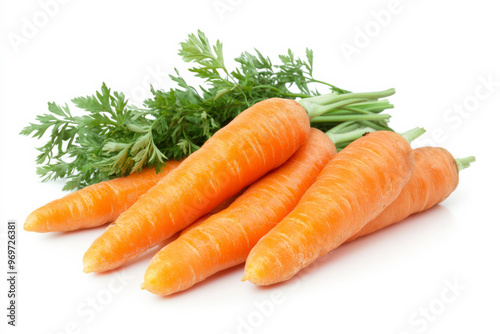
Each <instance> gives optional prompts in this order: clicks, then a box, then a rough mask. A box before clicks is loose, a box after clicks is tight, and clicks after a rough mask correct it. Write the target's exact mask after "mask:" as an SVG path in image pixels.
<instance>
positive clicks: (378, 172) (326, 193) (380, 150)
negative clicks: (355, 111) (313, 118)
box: [243, 131, 414, 285]
mask: <svg viewBox="0 0 500 334" xmlns="http://www.w3.org/2000/svg"><path fill="white" fill-rule="evenodd" d="M413 166H414V154H413V151H412V149H411V147H410V145H409V143H408V142H407V141H406V140H405V139H404V138H403V137H402V136H400V135H399V134H396V133H393V132H388V131H377V132H373V133H370V134H368V135H366V136H364V137H362V138H360V139H357V140H356V141H354V142H353V143H352V144H350V145H349V146H347V147H346V148H345V149H344V150H342V151H341V152H340V153H339V154H337V155H336V156H335V157H334V158H333V159H332V160H331V161H330V162H329V163H328V165H327V166H326V167H325V169H324V170H323V171H322V172H321V174H320V175H319V176H318V179H317V181H316V182H315V183H314V184H313V185H312V186H311V188H309V190H308V191H307V192H306V193H305V194H304V196H303V197H302V199H301V200H300V202H299V203H298V204H297V206H296V207H295V209H294V210H293V211H292V212H291V213H290V214H289V215H288V216H287V217H285V218H284V219H283V220H282V221H281V222H280V223H279V224H278V225H277V226H276V227H275V228H273V229H272V230H271V231H270V232H269V233H268V234H266V235H265V236H264V237H263V238H262V239H261V240H260V241H259V242H258V243H257V245H255V247H254V248H253V249H252V251H251V252H250V254H249V256H248V259H247V262H246V266H245V276H244V277H243V279H244V280H245V279H247V280H249V281H250V282H252V283H255V284H258V285H269V284H273V283H277V282H281V281H284V280H287V279H289V278H291V277H292V276H293V275H295V273H297V272H298V271H299V270H300V269H302V268H304V267H306V266H308V265H309V264H310V263H311V262H313V261H314V260H315V259H316V258H318V257H319V256H322V255H325V254H326V253H328V252H329V251H330V250H332V249H334V248H336V247H337V246H339V245H340V244H342V243H343V242H344V241H345V240H346V239H348V238H349V237H350V236H352V235H353V234H355V233H357V232H358V231H359V230H361V228H363V226H364V225H366V223H368V222H369V221H371V220H372V219H374V218H375V217H376V216H377V215H379V214H380V213H381V212H382V211H383V210H384V209H385V208H386V207H387V206H388V205H389V204H390V203H391V202H393V201H394V200H395V199H396V197H397V196H398V195H399V193H400V192H401V190H402V189H403V186H404V185H405V184H406V182H407V181H408V179H409V178H410V176H411V173H412V170H413Z"/></svg>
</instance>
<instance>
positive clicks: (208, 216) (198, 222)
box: [180, 188, 246, 236]
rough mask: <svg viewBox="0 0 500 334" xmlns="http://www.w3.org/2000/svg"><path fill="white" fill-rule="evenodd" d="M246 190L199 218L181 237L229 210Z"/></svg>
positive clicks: (184, 230)
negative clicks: (217, 214)
mask: <svg viewBox="0 0 500 334" xmlns="http://www.w3.org/2000/svg"><path fill="white" fill-rule="evenodd" d="M245 189H246V188H245ZM245 189H244V190H245ZM244 190H243V191H240V192H239V193H238V194H236V195H234V196H233V197H230V198H228V199H226V200H225V201H224V202H222V203H221V204H219V205H218V206H217V207H216V208H215V209H213V210H212V211H210V212H209V213H207V214H206V215H204V216H201V217H200V218H198V220H196V221H195V222H194V223H192V224H191V225H189V226H188V227H186V228H185V229H183V230H182V231H181V233H180V236H182V235H183V234H186V233H187V232H188V231H191V230H192V229H193V228H195V227H196V226H199V225H201V224H202V223H203V222H204V221H205V220H207V219H208V218H210V217H211V216H213V215H215V214H216V213H219V212H221V211H222V210H225V209H227V208H228V207H229V206H230V205H231V204H232V203H233V202H234V201H235V200H236V199H237V198H238V197H239V196H240V195H241V194H242V193H243V192H244Z"/></svg>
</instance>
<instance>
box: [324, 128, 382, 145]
mask: <svg viewBox="0 0 500 334" xmlns="http://www.w3.org/2000/svg"><path fill="white" fill-rule="evenodd" d="M373 131H375V130H374V129H372V128H369V127H364V128H360V129H357V130H353V131H349V132H344V133H335V132H332V131H331V130H329V131H327V132H325V134H326V135H327V136H328V138H330V139H331V140H332V141H333V142H334V143H335V145H337V144H341V143H350V142H352V141H354V140H356V139H358V138H359V137H362V136H363V135H365V134H366V133H368V132H373Z"/></svg>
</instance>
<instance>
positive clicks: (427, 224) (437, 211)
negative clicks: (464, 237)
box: [256, 205, 455, 290]
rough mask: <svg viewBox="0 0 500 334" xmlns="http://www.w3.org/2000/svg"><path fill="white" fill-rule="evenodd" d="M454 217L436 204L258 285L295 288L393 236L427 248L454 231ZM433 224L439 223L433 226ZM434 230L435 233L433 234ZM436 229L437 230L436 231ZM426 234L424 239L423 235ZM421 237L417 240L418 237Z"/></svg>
mask: <svg viewBox="0 0 500 334" xmlns="http://www.w3.org/2000/svg"><path fill="white" fill-rule="evenodd" d="M454 221H455V217H454V216H453V214H452V213H451V211H450V210H448V209H447V208H446V207H444V206H442V205H436V206H434V207H432V208H431V209H429V210H426V211H424V212H421V213H417V214H414V215H411V216H410V217H408V218H406V219H405V220H403V221H402V222H400V223H396V224H393V225H390V226H387V227H385V228H383V229H381V230H379V231H376V232H374V233H372V234H369V235H366V236H363V237H361V238H358V239H356V240H353V241H351V242H349V243H346V244H342V245H341V246H340V247H338V248H337V249H334V250H332V251H330V252H329V253H328V254H326V255H325V256H323V257H320V258H318V259H316V261H314V262H313V263H312V264H310V265H309V266H308V267H306V268H303V269H302V270H301V271H299V272H298V273H297V274H296V275H295V276H293V277H292V278H291V279H289V280H287V281H284V282H280V283H276V284H273V285H269V286H257V287H256V288H257V289H263V290H266V289H273V288H278V287H279V288H293V286H294V285H296V286H298V285H299V284H300V282H301V281H302V280H304V279H307V278H308V277H309V276H311V275H314V274H315V273H316V272H318V271H321V269H322V268H324V267H325V266H332V265H334V263H335V262H339V261H346V258H347V257H349V256H350V255H352V254H355V253H360V252H366V250H368V249H370V250H371V249H374V250H375V251H376V247H380V246H381V243H382V244H388V243H390V242H391V240H392V239H394V238H399V240H400V239H401V238H404V237H405V236H408V238H412V239H413V241H414V242H415V243H416V242H418V244H419V245H418V246H417V247H420V245H421V247H425V244H426V243H430V242H433V241H435V240H436V239H440V238H443V237H445V236H446V234H448V233H449V232H450V230H452V228H453V223H454ZM431 225H438V226H439V227H436V226H431ZM431 232H432V233H431ZM436 232H437V233H436ZM422 234H425V238H421V236H422ZM417 239H418V240H417Z"/></svg>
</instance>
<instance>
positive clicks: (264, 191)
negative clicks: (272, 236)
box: [142, 129, 335, 295]
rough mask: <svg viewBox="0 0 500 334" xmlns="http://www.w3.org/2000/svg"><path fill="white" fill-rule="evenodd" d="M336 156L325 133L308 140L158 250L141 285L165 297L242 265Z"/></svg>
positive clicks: (316, 134)
mask: <svg viewBox="0 0 500 334" xmlns="http://www.w3.org/2000/svg"><path fill="white" fill-rule="evenodd" d="M334 154H335V145H334V144H333V143H332V141H331V140H330V139H329V138H328V136H326V135H325V134H324V133H323V132H321V131H319V130H317V129H311V133H310V135H309V139H308V140H307V142H306V143H305V144H304V145H302V146H301V147H300V148H299V150H298V151H297V152H296V153H295V154H294V155H293V156H292V157H291V158H290V159H288V161H287V162H286V163H285V164H283V165H282V166H281V167H279V168H278V169H276V170H274V171H272V172H270V173H269V174H267V175H266V176H264V177H263V178H262V179H260V180H259V181H257V182H255V183H254V184H253V185H251V186H250V188H249V189H248V190H247V191H245V192H244V193H243V194H242V195H241V196H240V197H238V199H237V200H236V201H235V202H234V203H233V204H232V205H230V206H229V207H228V208H227V209H226V210H223V211H222V212H220V213H218V214H215V215H213V216H211V217H209V218H208V219H207V220H205V221H204V222H203V223H201V224H199V225H198V226H197V227H194V228H191V227H190V229H189V231H187V232H185V233H183V234H182V235H181V236H180V237H179V238H178V239H177V240H175V241H173V242H172V243H170V244H169V245H167V246H166V247H164V248H163V249H162V250H161V251H160V252H158V253H157V254H156V255H155V256H154V258H153V260H152V261H151V264H150V265H149V267H148V269H147V271H146V274H145V276H144V283H143V285H142V287H143V289H147V290H149V291H151V292H153V293H155V294H159V295H168V294H172V293H174V292H178V291H181V290H185V289H187V288H189V287H191V286H192V285H193V284H196V283H198V282H200V281H202V280H204V279H205V278H207V277H208V276H210V275H213V274H215V273H216V272H218V271H221V270H223V269H226V268H229V267H232V266H235V265H237V264H240V263H243V262H244V261H245V259H246V257H247V255H248V253H249V252H250V250H251V249H252V247H253V246H254V245H255V244H256V243H257V241H258V240H259V239H260V238H261V237H262V236H263V235H265V234H266V233H267V232H269V230H271V229H272V228H273V227H274V226H275V225H276V224H277V223H278V222H279V221H280V220H281V219H283V218H284V217H285V216H286V215H287V214H288V213H289V212H290V211H291V210H292V209H293V207H294V206H295V205H296V204H297V203H298V202H299V200H300V197H301V196H302V195H303V194H304V192H305V191H306V190H307V189H308V188H309V187H310V186H311V184H313V182H314V181H315V180H316V177H317V176H318V174H319V173H320V171H321V170H322V169H323V167H324V166H325V165H326V164H327V163H328V161H330V160H331V158H332V157H333V155H334Z"/></svg>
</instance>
